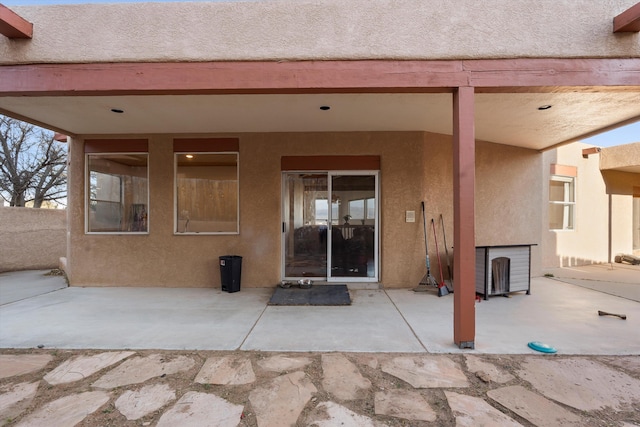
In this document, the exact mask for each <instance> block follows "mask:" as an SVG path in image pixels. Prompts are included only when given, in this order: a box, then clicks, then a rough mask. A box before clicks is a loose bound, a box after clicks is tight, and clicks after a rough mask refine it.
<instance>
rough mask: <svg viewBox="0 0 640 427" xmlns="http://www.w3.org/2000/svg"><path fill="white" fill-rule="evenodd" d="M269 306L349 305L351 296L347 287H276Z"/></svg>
mask: <svg viewBox="0 0 640 427" xmlns="http://www.w3.org/2000/svg"><path fill="white" fill-rule="evenodd" d="M269 305H351V296H350V295H349V289H347V285H317V286H312V287H311V288H309V289H301V288H299V287H297V286H292V287H290V288H286V289H285V288H281V287H280V286H277V287H276V291H275V292H274V293H273V295H272V296H271V299H270V300H269Z"/></svg>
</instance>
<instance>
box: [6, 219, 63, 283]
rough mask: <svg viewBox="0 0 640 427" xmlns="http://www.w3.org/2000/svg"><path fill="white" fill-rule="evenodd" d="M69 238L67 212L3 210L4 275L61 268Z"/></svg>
mask: <svg viewBox="0 0 640 427" xmlns="http://www.w3.org/2000/svg"><path fill="white" fill-rule="evenodd" d="M66 236H67V212H66V211H64V210H57V209H31V208H7V207H0V272H1V271H14V270H30V269H47V268H56V267H58V264H59V260H60V258H61V257H64V256H66V254H67V237H66Z"/></svg>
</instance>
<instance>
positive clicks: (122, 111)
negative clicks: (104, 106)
mask: <svg viewBox="0 0 640 427" xmlns="http://www.w3.org/2000/svg"><path fill="white" fill-rule="evenodd" d="M111 112H112V113H118V114H122V113H124V110H121V109H120V108H112V109H111Z"/></svg>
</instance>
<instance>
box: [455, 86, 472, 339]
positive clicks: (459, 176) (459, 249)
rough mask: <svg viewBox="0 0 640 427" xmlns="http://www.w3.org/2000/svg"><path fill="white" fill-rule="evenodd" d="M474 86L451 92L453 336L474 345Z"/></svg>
mask: <svg viewBox="0 0 640 427" xmlns="http://www.w3.org/2000/svg"><path fill="white" fill-rule="evenodd" d="M474 115H475V114H474V89H473V87H460V88H458V89H457V90H456V91H455V92H454V93H453V231H454V232H453V277H454V285H453V288H454V291H455V292H454V293H453V340H454V342H455V343H456V345H457V346H458V347H459V348H474V347H475V334H476V307H475V302H476V301H475V297H476V270H475V268H476V248H475V170H476V156H475V149H476V146H475V125H474V121H475V117H474Z"/></svg>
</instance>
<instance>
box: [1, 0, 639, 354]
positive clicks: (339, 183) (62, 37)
mask: <svg viewBox="0 0 640 427" xmlns="http://www.w3.org/2000/svg"><path fill="white" fill-rule="evenodd" d="M13 10H14V11H15V12H16V13H17V14H18V16H17V17H15V16H14V15H12V14H11V11H6V10H0V12H2V14H1V15H0V18H1V21H4V23H5V28H6V27H7V26H8V27H9V29H10V30H9V31H7V30H6V29H5V30H4V31H3V33H4V34H5V35H7V36H9V37H12V39H7V38H3V39H0V63H1V64H2V66H1V67H0V110H2V111H3V112H5V113H6V114H9V115H12V116H14V117H18V118H23V119H28V120H30V121H33V122H35V123H40V124H43V125H46V126H47V127H49V128H51V129H54V130H56V131H58V132H62V133H65V134H67V135H69V153H70V154H69V155H70V163H69V200H68V213H69V250H68V265H67V269H68V271H67V273H68V276H69V281H70V284H71V285H83V286H87V285H88V286H92V285H93V286H185V287H186V286H197V287H213V286H219V284H220V279H219V272H218V257H219V256H223V255H228V254H235V255H241V256H243V270H242V283H243V286H257V287H271V286H274V285H275V284H276V283H278V282H279V281H280V280H282V279H296V278H300V277H312V278H315V279H316V280H327V281H338V282H349V283H354V284H355V283H366V284H368V285H369V286H370V285H371V284H377V285H378V286H380V287H385V288H393V287H414V286H415V285H417V284H418V282H419V281H420V279H421V277H422V276H423V274H424V273H425V260H424V242H423V221H422V211H421V202H423V201H424V202H425V203H426V214H425V217H426V224H427V227H429V238H430V239H431V242H432V243H431V244H430V246H429V247H430V249H431V256H432V265H434V267H435V268H437V266H436V265H435V264H436V262H435V259H436V258H435V251H434V249H435V246H434V243H433V233H432V231H431V224H430V220H431V219H432V218H433V219H434V220H435V223H434V224H435V225H436V226H437V230H438V233H440V230H441V227H442V224H440V222H439V218H440V215H441V214H442V217H443V220H444V228H445V230H446V234H447V236H448V242H447V243H448V245H449V246H453V252H454V262H453V266H454V267H453V268H454V276H455V280H456V292H455V293H454V296H453V299H454V341H455V342H456V343H457V344H458V345H459V346H460V347H469V346H471V347H472V346H473V342H474V331H475V329H474V327H475V326H474V319H475V315H474V313H475V311H474V310H475V308H474V297H475V288H474V282H475V277H476V273H475V264H476V259H475V257H476V253H475V247H476V246H494V245H522V244H526V245H534V246H532V256H531V272H532V273H533V274H540V272H541V271H542V267H543V263H542V258H543V257H542V254H541V248H543V237H542V236H544V235H545V234H546V233H547V228H546V227H543V223H544V222H545V221H544V216H545V215H546V212H547V207H548V202H547V200H546V199H545V192H546V191H547V190H546V189H547V188H548V183H547V179H546V178H547V175H546V172H544V171H543V169H544V168H543V162H544V161H545V160H544V159H543V157H544V156H543V154H541V153H542V152H543V151H545V150H549V149H551V148H553V147H555V146H557V145H561V144H563V143H564V142H566V141H568V140H575V139H577V138H579V137H580V136H582V135H586V134H589V133H592V132H597V131H599V130H601V129H604V128H607V127H610V126H614V125H616V124H619V123H623V122H628V121H630V120H632V119H634V118H638V117H640V103H639V102H638V98H639V96H640V82H639V80H638V76H639V75H640V38H639V36H638V28H637V27H638V25H639V22H638V21H639V20H640V12H639V11H638V7H637V5H635V1H634V0H612V1H608V2H592V1H584V2H549V1H526V2H525V1H505V0H489V1H483V2H472V1H465V2H442V1H435V0H400V1H393V2H390V1H385V2H371V1H369V0H354V1H349V2H345V1H342V0H327V1H320V2H318V1H309V2H307V1H277V2H241V3H238V2H231V3H225V2H217V3H208V2H195V3H139V4H103V5H65V6H61V5H57V6H29V7H15V8H13ZM616 17H618V18H617V20H616V22H615V23H614V18H616ZM620 17H621V18H624V19H622V20H621V19H619V18H620ZM30 23H32V24H33V31H32V39H29V37H30V36H31V33H30V27H29V24H30ZM19 37H23V39H18V38H19ZM557 163H559V164H564V163H563V162H560V161H558V162H557ZM566 163H568V162H566ZM440 234H441V233H440ZM439 237H440V239H442V236H439ZM545 239H546V237H545ZM442 245H443V242H442V240H441V241H440V248H441V250H442ZM363 321H366V319H363Z"/></svg>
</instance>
